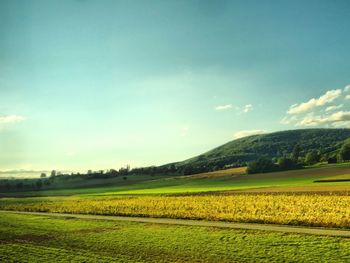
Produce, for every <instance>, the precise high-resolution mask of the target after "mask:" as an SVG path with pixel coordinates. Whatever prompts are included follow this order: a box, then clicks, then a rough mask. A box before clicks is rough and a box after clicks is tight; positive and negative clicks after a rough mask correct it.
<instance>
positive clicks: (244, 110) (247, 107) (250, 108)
mask: <svg viewBox="0 0 350 263" xmlns="http://www.w3.org/2000/svg"><path fill="white" fill-rule="evenodd" d="M251 110H253V105H252V104H247V105H245V106H244V108H243V112H244V113H247V112H249V111H251Z"/></svg>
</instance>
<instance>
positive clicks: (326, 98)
mask: <svg viewBox="0 0 350 263" xmlns="http://www.w3.org/2000/svg"><path fill="white" fill-rule="evenodd" d="M341 93H342V90H341V89H336V90H329V91H327V92H326V93H325V94H323V95H322V96H321V97H319V98H318V99H315V98H312V99H310V100H309V101H307V102H303V103H300V104H294V105H292V106H290V108H289V110H288V111H287V113H288V114H300V113H303V112H306V111H309V110H311V109H314V108H316V107H320V106H323V105H325V104H327V103H330V102H332V101H334V100H335V99H336V98H338V97H339V96H340V95H341Z"/></svg>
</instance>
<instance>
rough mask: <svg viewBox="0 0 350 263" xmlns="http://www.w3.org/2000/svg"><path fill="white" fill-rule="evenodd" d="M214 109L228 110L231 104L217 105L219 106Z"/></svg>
mask: <svg viewBox="0 0 350 263" xmlns="http://www.w3.org/2000/svg"><path fill="white" fill-rule="evenodd" d="M214 109H215V110H219V111H224V110H229V109H232V105H231V104H226V105H219V106H216V107H215V108H214Z"/></svg>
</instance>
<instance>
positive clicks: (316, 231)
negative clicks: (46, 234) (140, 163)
mask: <svg viewBox="0 0 350 263" xmlns="http://www.w3.org/2000/svg"><path fill="white" fill-rule="evenodd" d="M1 213H3V214H24V215H40V216H55V217H69V218H79V219H94V220H110V221H128V222H140V223H155V224H169V225H185V226H205V227H219V228H234V229H249V230H265V231H277V232H285V233H297V234H311V235H322V236H338V237H350V230H341V229H326V228H315V227H313V228H311V227H294V226H283V225H269V224H251V223H232V222H220V221H202V220H189V219H169V218H148V217H127V216H103V215H83V214H64V213H62V214H61V213H43V212H20V211H1V210H0V214H1Z"/></svg>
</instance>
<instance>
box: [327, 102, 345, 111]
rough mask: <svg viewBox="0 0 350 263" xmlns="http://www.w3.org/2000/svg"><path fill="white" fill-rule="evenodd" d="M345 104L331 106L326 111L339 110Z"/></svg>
mask: <svg viewBox="0 0 350 263" xmlns="http://www.w3.org/2000/svg"><path fill="white" fill-rule="evenodd" d="M343 106H344V105H343V104H340V105H333V106H329V107H327V108H326V110H325V111H326V112H328V111H332V110H338V109H340V108H342V107H343Z"/></svg>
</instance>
